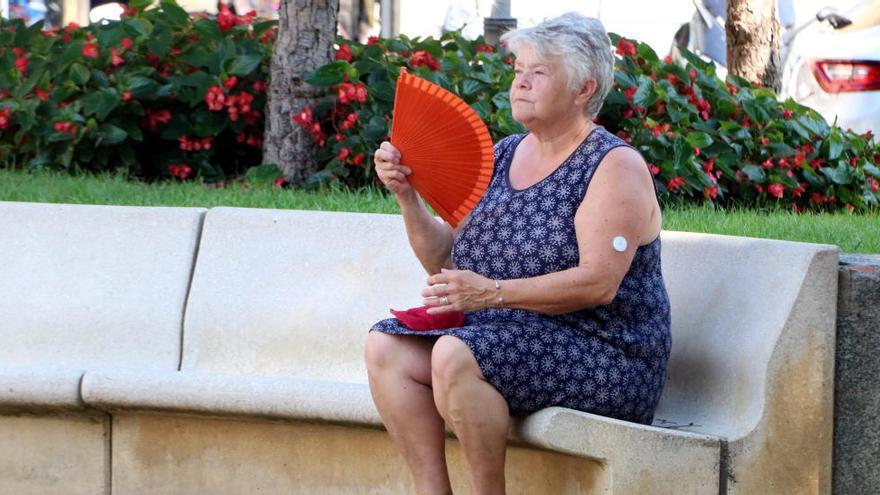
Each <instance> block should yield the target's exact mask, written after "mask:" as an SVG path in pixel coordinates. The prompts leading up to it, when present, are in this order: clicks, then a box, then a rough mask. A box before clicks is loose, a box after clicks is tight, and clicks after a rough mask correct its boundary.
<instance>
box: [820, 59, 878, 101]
mask: <svg viewBox="0 0 880 495" xmlns="http://www.w3.org/2000/svg"><path fill="white" fill-rule="evenodd" d="M813 75H814V76H815V77H816V81H818V82H819V86H821V87H822V89H823V90H825V92H826V93H846V92H850V91H876V90H880V62H874V61H857V60H817V61H815V62H813Z"/></svg>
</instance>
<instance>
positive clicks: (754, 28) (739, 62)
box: [726, 0, 781, 92]
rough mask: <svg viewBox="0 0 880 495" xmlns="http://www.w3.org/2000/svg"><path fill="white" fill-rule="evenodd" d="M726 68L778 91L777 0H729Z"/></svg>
mask: <svg viewBox="0 0 880 495" xmlns="http://www.w3.org/2000/svg"><path fill="white" fill-rule="evenodd" d="M726 24H727V27H726V29H727V69H728V72H729V73H730V74H733V75H736V76H739V77H742V78H743V79H746V80H748V81H750V82H753V83H761V84H763V85H764V86H766V87H768V88H772V89H773V90H774V91H777V92H778V91H779V84H780V82H781V81H780V69H781V60H780V58H779V44H780V32H779V31H780V29H779V20H778V18H777V16H776V0H728V2H727V23H726Z"/></svg>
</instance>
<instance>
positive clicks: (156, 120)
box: [141, 109, 171, 132]
mask: <svg viewBox="0 0 880 495" xmlns="http://www.w3.org/2000/svg"><path fill="white" fill-rule="evenodd" d="M169 120H171V112H169V111H168V110H166V109H162V110H147V115H146V117H144V118H143V119H141V126H149V128H150V130H151V131H153V132H156V129H158V127H159V124H167V123H168V121H169Z"/></svg>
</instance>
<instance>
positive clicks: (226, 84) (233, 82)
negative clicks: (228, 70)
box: [223, 76, 238, 89]
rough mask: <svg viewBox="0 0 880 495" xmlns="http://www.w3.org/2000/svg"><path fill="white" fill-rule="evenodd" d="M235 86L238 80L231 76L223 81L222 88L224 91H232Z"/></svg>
mask: <svg viewBox="0 0 880 495" xmlns="http://www.w3.org/2000/svg"><path fill="white" fill-rule="evenodd" d="M236 84H238V78H237V77H235V76H231V77H229V78H227V79H226V80H225V81H223V87H224V88H226V89H232V88H234V87H235V85H236Z"/></svg>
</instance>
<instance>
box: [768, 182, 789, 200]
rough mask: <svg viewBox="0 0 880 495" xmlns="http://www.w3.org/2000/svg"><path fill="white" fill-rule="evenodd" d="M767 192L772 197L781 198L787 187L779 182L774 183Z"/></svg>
mask: <svg viewBox="0 0 880 495" xmlns="http://www.w3.org/2000/svg"><path fill="white" fill-rule="evenodd" d="M767 192H768V193H770V195H771V196H775V197H777V198H781V197H782V194H783V192H785V186H783V185H782V184H780V183H778V182H774V183H773V184H770V185H769V186H767Z"/></svg>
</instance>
